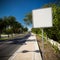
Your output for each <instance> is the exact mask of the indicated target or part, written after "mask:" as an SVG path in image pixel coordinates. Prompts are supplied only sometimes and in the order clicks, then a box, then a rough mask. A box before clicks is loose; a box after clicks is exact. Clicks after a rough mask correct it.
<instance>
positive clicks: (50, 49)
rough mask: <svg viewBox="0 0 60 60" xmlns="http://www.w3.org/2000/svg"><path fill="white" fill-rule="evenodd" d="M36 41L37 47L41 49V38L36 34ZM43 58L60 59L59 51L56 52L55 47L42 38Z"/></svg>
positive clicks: (46, 59)
mask: <svg viewBox="0 0 60 60" xmlns="http://www.w3.org/2000/svg"><path fill="white" fill-rule="evenodd" d="M37 41H38V45H39V48H40V50H41V51H42V39H41V37H40V36H38V35H37ZM55 49H56V50H55ZM56 51H57V53H56ZM44 60H60V52H58V49H57V47H56V46H52V45H51V43H50V42H48V41H47V40H44Z"/></svg>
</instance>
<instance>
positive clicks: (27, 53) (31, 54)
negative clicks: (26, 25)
mask: <svg viewBox="0 0 60 60" xmlns="http://www.w3.org/2000/svg"><path fill="white" fill-rule="evenodd" d="M9 60H42V58H41V54H40V52H39V48H38V44H37V41H36V37H35V35H34V34H31V36H30V37H29V38H28V39H27V41H26V42H25V44H23V45H22V46H21V47H20V48H19V49H18V50H17V51H16V52H15V53H14V54H13V56H11V57H10V58H9Z"/></svg>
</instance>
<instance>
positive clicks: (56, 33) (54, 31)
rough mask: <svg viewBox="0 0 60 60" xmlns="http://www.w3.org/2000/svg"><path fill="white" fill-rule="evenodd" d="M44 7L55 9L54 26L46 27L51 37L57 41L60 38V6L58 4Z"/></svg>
mask: <svg viewBox="0 0 60 60" xmlns="http://www.w3.org/2000/svg"><path fill="white" fill-rule="evenodd" d="M44 7H52V10H53V13H52V14H53V27H52V28H48V29H44V30H45V32H46V33H47V35H48V37H49V38H52V39H54V40H56V41H59V40H60V25H59V24H60V17H59V16H60V7H59V6H57V5H56V4H50V5H48V4H47V5H45V6H44Z"/></svg>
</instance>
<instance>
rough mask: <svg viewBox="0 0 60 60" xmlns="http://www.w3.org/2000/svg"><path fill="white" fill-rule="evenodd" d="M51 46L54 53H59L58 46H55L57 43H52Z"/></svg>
mask: <svg viewBox="0 0 60 60" xmlns="http://www.w3.org/2000/svg"><path fill="white" fill-rule="evenodd" d="M52 47H53V48H54V49H55V52H56V53H59V52H60V50H59V48H58V47H57V45H54V44H53V45H52Z"/></svg>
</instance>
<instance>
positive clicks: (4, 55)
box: [0, 34, 30, 60]
mask: <svg viewBox="0 0 60 60" xmlns="http://www.w3.org/2000/svg"><path fill="white" fill-rule="evenodd" d="M29 36H30V34H27V35H26V36H25V37H24V38H16V39H13V40H8V41H0V60H8V59H9V57H10V56H12V54H13V53H14V52H15V51H16V50H17V49H18V48H19V47H20V46H21V45H22V44H24V43H25V41H26V40H25V39H26V38H28V37H29ZM22 39H23V40H22Z"/></svg>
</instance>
